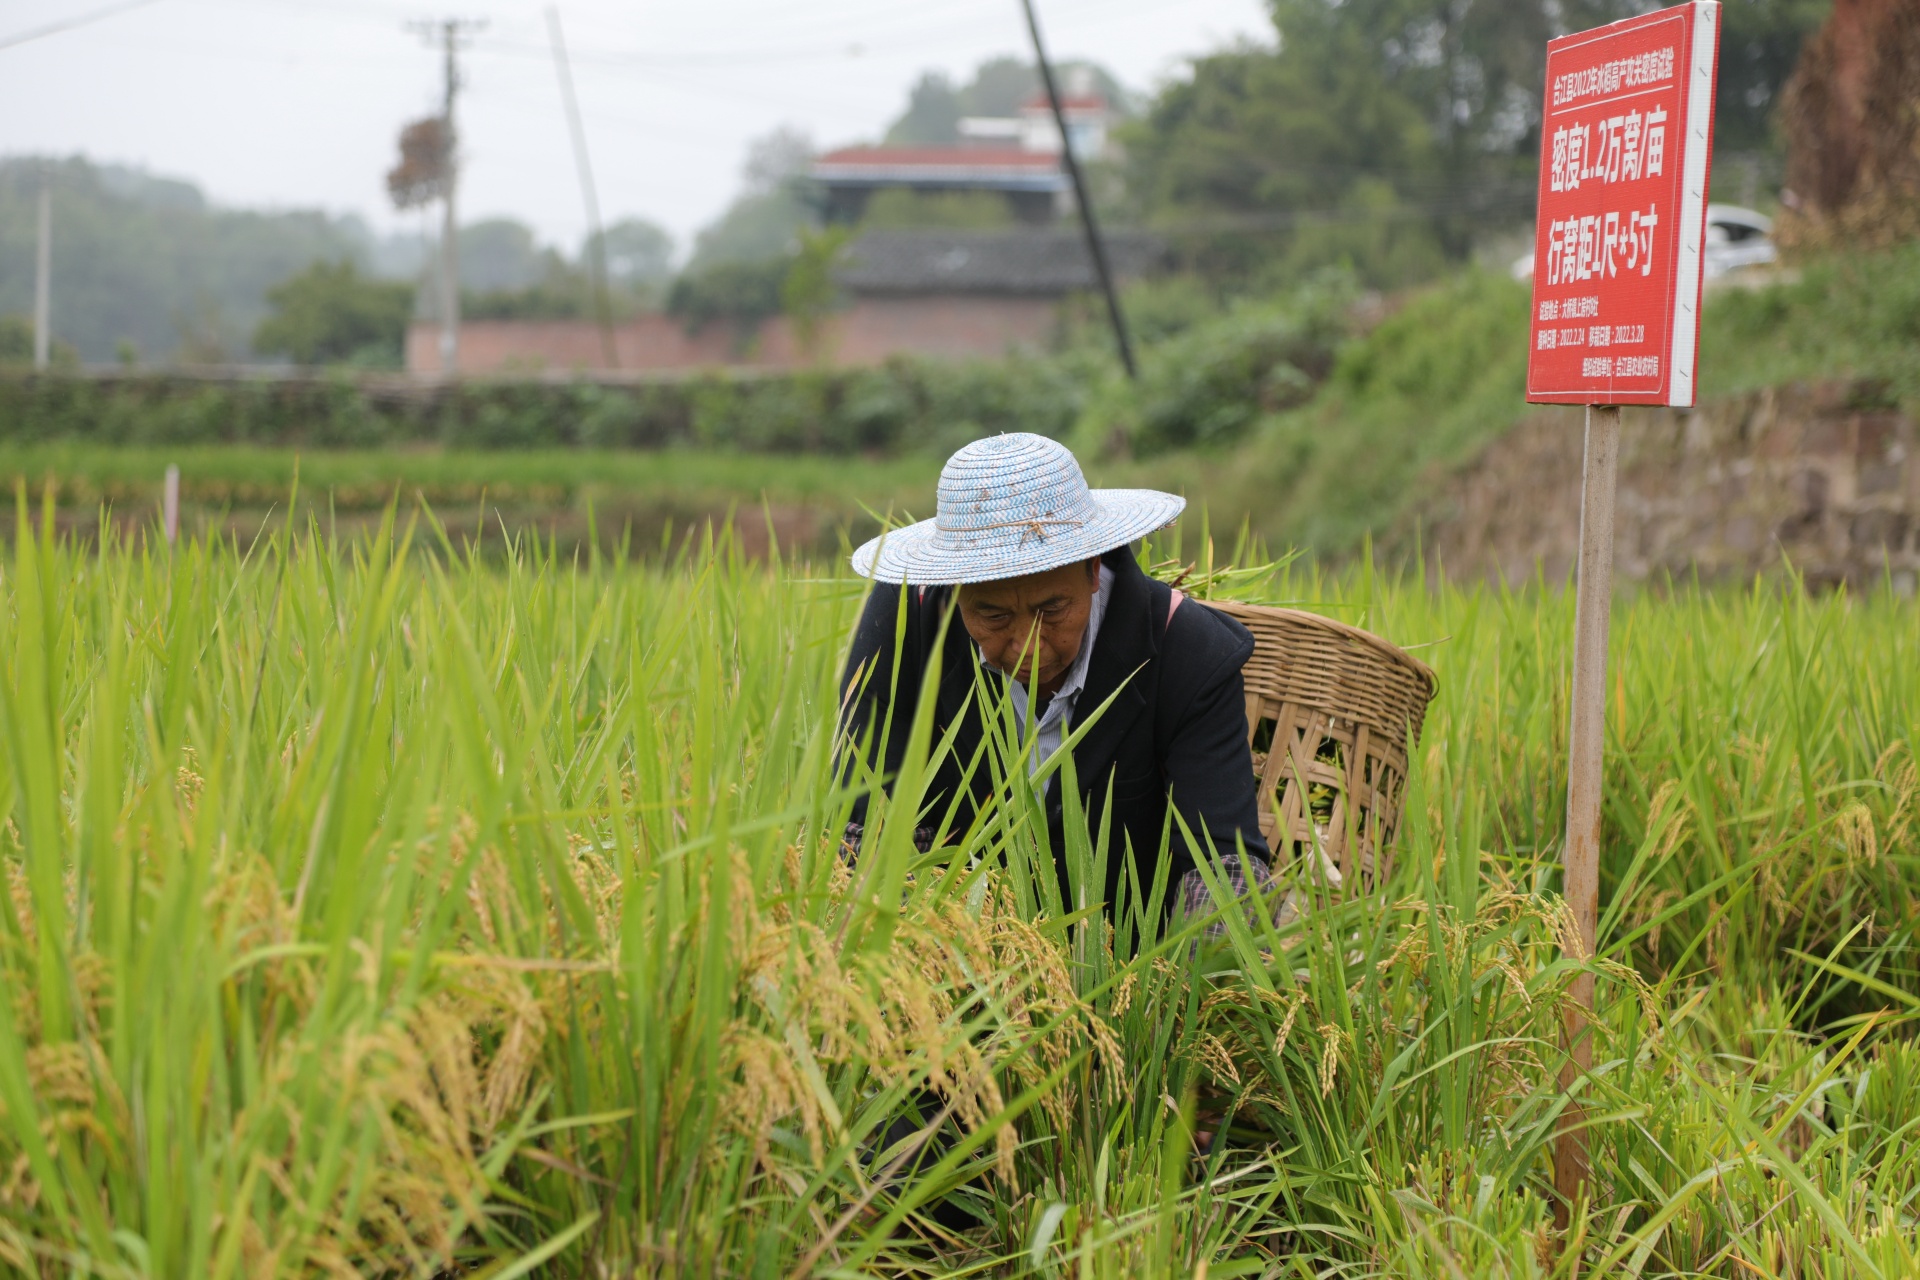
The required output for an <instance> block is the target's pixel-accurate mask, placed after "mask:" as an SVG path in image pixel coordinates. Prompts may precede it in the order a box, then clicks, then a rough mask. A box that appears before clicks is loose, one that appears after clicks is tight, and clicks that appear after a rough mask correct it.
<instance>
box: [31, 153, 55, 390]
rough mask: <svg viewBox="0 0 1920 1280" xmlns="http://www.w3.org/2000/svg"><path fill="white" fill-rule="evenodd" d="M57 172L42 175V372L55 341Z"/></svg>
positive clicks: (38, 316) (37, 320) (36, 300)
mask: <svg viewBox="0 0 1920 1280" xmlns="http://www.w3.org/2000/svg"><path fill="white" fill-rule="evenodd" d="M52 321H53V172H52V166H48V167H47V168H45V169H43V170H41V173H40V246H39V253H38V254H37V255H36V256H35V260H34V273H33V367H34V370H35V372H42V371H44V370H45V369H46V367H47V355H48V352H49V350H50V348H51V344H52V341H53V334H52V332H51V329H50V326H51V324H52Z"/></svg>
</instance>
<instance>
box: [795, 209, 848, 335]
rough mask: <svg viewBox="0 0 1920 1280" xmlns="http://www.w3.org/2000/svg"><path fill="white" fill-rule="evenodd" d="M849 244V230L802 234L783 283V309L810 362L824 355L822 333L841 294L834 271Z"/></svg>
mask: <svg viewBox="0 0 1920 1280" xmlns="http://www.w3.org/2000/svg"><path fill="white" fill-rule="evenodd" d="M846 244H847V229H846V228H845V227H829V228H827V229H826V230H825V231H804V232H802V233H801V234H800V249H799V251H798V252H797V253H795V254H794V255H793V262H792V264H791V265H790V266H788V268H787V274H786V278H785V279H784V280H782V281H781V282H780V308H781V310H782V311H784V312H786V315H787V319H788V320H789V321H791V322H792V324H793V332H794V337H795V338H796V339H797V340H798V342H799V344H800V350H801V352H802V353H803V354H804V355H806V357H807V358H808V359H810V360H812V359H817V358H819V356H820V355H821V354H822V352H821V350H820V337H821V331H822V329H823V328H824V327H825V325H826V322H827V315H828V313H829V312H831V311H832V310H833V308H834V304H835V303H837V302H838V301H839V295H840V291H839V288H838V287H837V286H836V285H835V284H834V279H833V271H834V268H835V267H836V266H837V265H839V261H840V251H841V250H842V249H844V248H845V247H846Z"/></svg>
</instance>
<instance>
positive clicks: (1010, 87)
mask: <svg viewBox="0 0 1920 1280" xmlns="http://www.w3.org/2000/svg"><path fill="white" fill-rule="evenodd" d="M1056 70H1057V71H1058V73H1059V78H1060V83H1061V85H1062V86H1063V89H1062V91H1063V92H1070V91H1071V90H1069V89H1066V88H1065V86H1068V85H1071V84H1073V83H1074V82H1075V81H1077V80H1085V81H1089V82H1091V84H1092V87H1093V89H1094V91H1095V92H1096V93H1098V94H1100V96H1101V97H1103V98H1105V99H1106V100H1107V105H1108V106H1109V108H1110V109H1111V110H1112V111H1113V112H1114V114H1115V115H1117V116H1121V117H1125V116H1128V115H1130V114H1132V104H1133V95H1132V94H1130V93H1128V92H1127V90H1126V88H1125V86H1123V85H1122V84H1121V83H1120V81H1119V79H1118V78H1116V77H1115V76H1114V74H1113V73H1112V72H1111V71H1108V70H1107V69H1106V68H1105V67H1103V66H1100V65H1099V64H1098V63H1092V62H1063V63H1060V64H1059V66H1058V67H1057V68H1056ZM1040 92H1041V86H1040V73H1039V71H1037V70H1036V69H1035V68H1034V65H1033V64H1032V63H1031V62H1027V61H1025V60H1023V59H1020V58H1014V57H1009V56H1006V55H1002V56H1000V57H997V58H989V59H987V60H986V61H985V62H983V63H981V64H980V65H979V66H978V67H977V68H975V70H974V73H973V79H972V80H970V81H968V82H967V83H966V84H964V85H956V84H954V83H953V81H952V80H951V79H950V78H948V76H947V75H946V73H944V72H941V71H926V72H922V73H921V76H920V79H919V80H917V81H915V82H914V86H913V88H912V89H911V90H909V91H908V93H907V109H906V110H905V111H904V112H903V113H901V115H900V118H899V119H897V120H895V121H894V122H893V124H891V125H890V126H888V128H887V135H886V140H887V142H888V143H890V144H892V145H895V146H920V145H926V144H929V143H931V144H936V145H937V144H941V143H950V142H958V141H959V140H960V120H961V118H962V117H964V116H1002V117H1004V116H1013V115H1018V114H1019V113H1020V108H1021V107H1022V106H1024V105H1025V104H1026V103H1028V102H1030V101H1032V100H1033V99H1034V98H1035V97H1036V96H1038V95H1039V94H1040Z"/></svg>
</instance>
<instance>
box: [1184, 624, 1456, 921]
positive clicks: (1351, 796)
mask: <svg viewBox="0 0 1920 1280" xmlns="http://www.w3.org/2000/svg"><path fill="white" fill-rule="evenodd" d="M1207 603H1208V604H1209V605H1210V606H1211V607H1212V608H1215V609H1218V610H1220V612H1222V613H1224V614H1226V615H1227V616H1228V617H1231V618H1233V619H1235V620H1236V621H1238V622H1239V623H1240V624H1241V625H1242V626H1244V627H1246V629H1247V630H1249V631H1251V632H1252V633H1253V639H1254V647H1253V656H1252V657H1251V658H1249V659H1247V665H1246V667H1245V669H1244V671H1243V677H1244V679H1245V682H1246V698H1247V730H1248V733H1249V735H1250V737H1251V740H1252V743H1253V748H1254V757H1253V765H1254V772H1255V773H1256V774H1258V775H1259V778H1260V791H1259V796H1260V830H1261V833H1262V834H1263V835H1265V836H1266V837H1267V843H1268V845H1269V847H1271V848H1272V850H1273V856H1274V865H1275V867H1276V869H1277V868H1278V867H1279V866H1281V865H1284V864H1285V862H1286V861H1287V860H1288V859H1289V858H1303V857H1311V856H1312V851H1313V846H1314V843H1315V841H1316V839H1317V841H1318V843H1319V845H1320V847H1321V849H1322V851H1323V852H1324V853H1325V855H1326V857H1327V858H1328V859H1330V860H1331V861H1332V862H1333V864H1334V865H1335V866H1337V867H1338V868H1339V869H1340V876H1341V880H1342V882H1343V883H1344V884H1346V885H1348V886H1350V887H1352V888H1361V887H1368V888H1370V887H1371V886H1372V885H1373V884H1374V883H1375V882H1376V881H1377V880H1379V879H1384V878H1385V876H1386V874H1387V872H1388V871H1390V870H1391V868H1392V861H1391V859H1392V848H1393V839H1394V836H1395V834H1396V833H1397V832H1398V831H1399V828H1400V809H1401V803H1402V800H1403V799H1404V797H1405V791H1406V781H1407V752H1408V750H1409V747H1410V745H1411V744H1413V743H1417V742H1418V741H1419V740H1420V728H1421V725H1422V724H1423V723H1424V722H1425V720H1426V715H1427V704H1428V703H1429V702H1431V701H1432V700H1433V695H1434V690H1435V688H1436V687H1437V682H1436V680H1435V678H1434V674H1433V671H1432V669H1431V668H1429V667H1428V666H1427V665H1426V664H1425V663H1423V662H1420V661H1418V660H1417V659H1415V658H1413V657H1411V656H1409V655H1408V654H1407V653H1405V652H1404V651H1402V650H1400V649H1397V648H1395V647H1394V646H1393V645H1390V644H1388V643H1387V642H1386V641H1384V640H1382V639H1381V638H1380V637H1378V636H1376V635H1372V634H1369V633H1368V632H1365V631H1362V630H1360V629H1359V628H1358V627H1350V626H1348V625H1347V624H1346V623H1344V622H1336V621H1334V620H1333V619H1331V618H1323V617H1321V616H1319V615H1318V614H1313V613H1306V612H1303V611H1301V610H1298V609H1277V608H1272V607H1270V606H1266V605H1252V604H1235V603H1230V602H1225V601H1208V602H1207ZM1296 778H1298V779H1300V780H1303V781H1304V782H1305V784H1306V785H1305V786H1304V787H1302V786H1300V785H1298V784H1297V783H1296ZM1316 801H1317V802H1318V803H1317V804H1316ZM1316 808H1320V809H1321V810H1323V813H1322V814H1321V815H1316V814H1315V812H1314V811H1315V809H1316ZM1356 871H1357V872H1358V873H1359V879H1358V880H1356V879H1355V872H1356Z"/></svg>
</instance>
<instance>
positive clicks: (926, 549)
mask: <svg viewBox="0 0 1920 1280" xmlns="http://www.w3.org/2000/svg"><path fill="white" fill-rule="evenodd" d="M1087 496H1088V497H1089V498H1090V499H1091V501H1092V503H1093V508H1094V511H1095V513H1096V514H1095V516H1094V518H1093V519H1091V520H1089V521H1087V522H1086V523H1085V524H1084V525H1080V526H1077V527H1075V528H1073V529H1071V530H1061V531H1058V532H1052V531H1046V530H1042V531H1041V532H1039V533H1036V534H1035V535H1034V536H1033V537H1030V538H1022V539H1021V540H1019V542H1018V544H1017V545H1015V546H1013V547H1011V548H1009V547H1007V546H1005V545H998V546H989V545H974V546H969V545H967V544H966V540H965V536H964V535H958V534H952V533H947V532H945V531H943V530H942V529H941V528H940V522H939V521H938V520H937V519H935V520H922V521H920V522H919V523H918V524H910V525H908V526H906V527H905V528H903V529H892V530H889V531H888V532H886V533H884V534H881V535H880V536H879V537H877V538H875V539H873V540H872V541H870V542H867V543H864V544H862V546H861V547H860V549H859V550H857V551H855V552H854V553H853V557H852V564H853V570H854V572H855V573H858V574H860V575H861V576H862V577H867V578H873V579H876V580H878V581H880V582H911V583H915V584H917V585H920V586H928V587H933V586H956V585H959V584H961V583H968V582H998V581H1000V580H1001V579H1002V578H1018V577H1020V576H1021V575H1023V574H1028V573H1045V572H1046V571H1047V570H1049V569H1058V568H1059V567H1060V566H1061V565H1066V564H1073V563H1074V562H1075V561H1079V560H1085V559H1087V558H1088V557H1090V556H1097V555H1102V554H1104V553H1106V552H1108V551H1111V550H1113V549H1114V548H1115V547H1121V546H1125V545H1126V544H1127V543H1129V542H1132V541H1133V540H1134V539H1136V538H1144V537H1146V536H1147V535H1148V534H1150V533H1152V532H1154V531H1155V530H1156V529H1164V528H1166V527H1167V526H1168V525H1170V524H1172V523H1173V522H1174V521H1175V520H1177V519H1179V518H1180V513H1181V512H1182V511H1184V510H1185V509H1186V506H1187V500H1186V499H1185V498H1182V497H1180V496H1178V495H1177V494H1171V493H1161V492H1160V491H1159V490H1157V489H1095V490H1092V491H1091V492H1090V493H1089V494H1088V495H1087Z"/></svg>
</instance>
